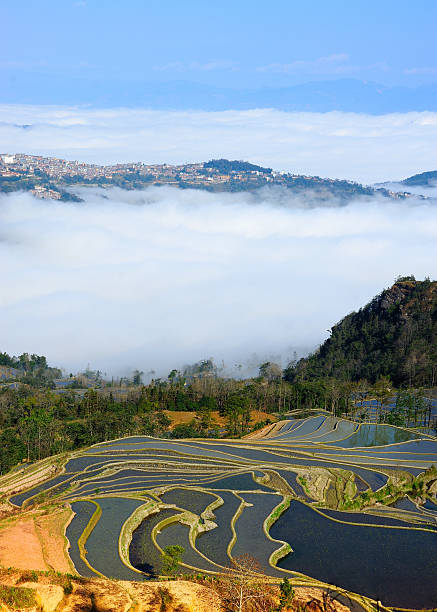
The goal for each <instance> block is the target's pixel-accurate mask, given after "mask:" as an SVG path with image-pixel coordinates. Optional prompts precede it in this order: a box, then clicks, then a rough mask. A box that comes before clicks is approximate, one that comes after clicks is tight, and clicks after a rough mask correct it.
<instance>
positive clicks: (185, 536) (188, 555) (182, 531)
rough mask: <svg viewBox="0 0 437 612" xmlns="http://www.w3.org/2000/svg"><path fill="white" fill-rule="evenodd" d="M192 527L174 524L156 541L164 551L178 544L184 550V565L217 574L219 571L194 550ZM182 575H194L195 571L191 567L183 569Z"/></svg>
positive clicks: (165, 528)
mask: <svg viewBox="0 0 437 612" xmlns="http://www.w3.org/2000/svg"><path fill="white" fill-rule="evenodd" d="M189 533H190V527H189V526H188V525H182V524H181V523H179V522H178V523H172V524H170V525H168V526H167V527H164V529H163V530H162V531H161V532H160V533H159V534H157V536H156V541H157V543H158V544H159V546H160V547H161V548H162V549H163V550H164V549H165V547H166V546H171V545H173V544H174V543H175V542H177V543H178V544H179V545H180V546H182V547H183V548H184V552H183V554H182V563H185V564H186V565H190V566H191V568H196V569H199V570H206V571H210V572H217V570H218V569H219V568H218V567H217V566H216V565H214V564H213V563H210V562H209V561H208V560H207V559H204V558H203V557H202V555H200V554H199V553H198V552H197V551H196V550H193V548H192V547H191V544H190V540H189ZM181 571H182V573H185V574H192V573H193V569H190V568H189V567H181Z"/></svg>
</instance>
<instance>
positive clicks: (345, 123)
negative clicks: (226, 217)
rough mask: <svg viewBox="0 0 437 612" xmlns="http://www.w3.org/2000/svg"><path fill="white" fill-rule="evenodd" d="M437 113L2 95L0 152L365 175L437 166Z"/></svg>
mask: <svg viewBox="0 0 437 612" xmlns="http://www.w3.org/2000/svg"><path fill="white" fill-rule="evenodd" d="M436 142H437V113H432V112H411V113H404V114H400V113H393V114H388V115H378V116H374V115H364V114H358V113H343V112H330V113H296V112H282V111H278V110H274V109H255V110H248V111H233V110H229V111H223V112H199V111H193V112H189V111H173V112H170V111H150V110H144V109H123V108H121V109H95V108H86V107H56V106H30V105H12V104H9V105H8V104H0V143H1V145H0V147H1V149H3V150H2V151H0V152H2V153H6V152H11V153H14V152H21V153H29V154H37V155H54V156H57V157H65V158H67V159H78V160H80V161H86V162H95V163H117V162H131V161H143V162H146V163H184V162H199V161H206V160H208V159H211V158H217V157H225V158H228V159H245V160H248V161H251V162H254V163H258V164H261V165H264V166H270V167H273V168H274V169H276V170H282V171H287V172H296V173H299V174H311V175H319V176H324V177H331V178H345V179H351V180H356V181H360V182H364V183H373V182H378V181H388V180H391V181H398V180H400V179H403V178H405V177H407V176H409V175H412V174H415V173H417V172H420V171H423V170H432V169H435V168H437V148H436V146H435V143H436Z"/></svg>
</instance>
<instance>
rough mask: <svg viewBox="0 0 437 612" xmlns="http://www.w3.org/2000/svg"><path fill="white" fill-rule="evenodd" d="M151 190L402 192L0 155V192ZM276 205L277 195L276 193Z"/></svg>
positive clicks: (260, 171) (244, 167)
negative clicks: (153, 187)
mask: <svg viewBox="0 0 437 612" xmlns="http://www.w3.org/2000/svg"><path fill="white" fill-rule="evenodd" d="M151 185H169V186H173V187H179V188H181V189H204V190H206V191H213V192H223V191H227V192H240V191H251V192H255V191H257V190H259V189H262V188H264V187H268V188H276V189H280V190H281V193H284V192H292V193H293V194H296V195H298V196H299V197H301V198H302V199H304V200H307V201H308V203H317V204H323V203H327V204H329V203H330V202H332V201H333V200H335V201H336V202H337V203H338V204H346V203H347V202H349V201H351V200H354V199H357V198H361V197H375V196H377V197H382V198H389V199H394V200H405V199H407V198H410V197H415V198H422V199H426V198H425V197H424V196H420V195H414V196H413V195H412V194H410V193H409V192H407V191H392V190H390V189H388V188H386V187H385V186H384V185H382V186H366V185H361V184H360V183H356V182H353V181H346V180H339V179H330V178H321V177H318V176H304V175H299V174H293V173H286V172H275V171H273V170H272V169H271V168H264V167H262V166H258V165H255V164H251V163H249V162H245V161H238V160H233V161H230V160H227V159H213V160H210V161H209V162H200V163H197V164H183V165H179V166H172V165H169V164H155V165H146V164H143V163H141V162H136V163H132V164H115V165H113V166H98V165H95V164H85V163H81V162H77V161H67V160H65V159H59V158H54V157H42V156H35V155H26V154H13V155H9V154H3V155H0V192H6V193H7V192H12V191H30V192H31V193H32V194H33V195H35V196H36V197H39V198H44V199H54V200H74V201H80V198H79V197H78V195H77V189H78V188H79V187H86V186H97V187H111V186H116V187H121V188H123V189H129V190H132V189H144V188H146V187H149V186H151ZM277 199H278V201H279V200H280V194H279V192H278V194H277Z"/></svg>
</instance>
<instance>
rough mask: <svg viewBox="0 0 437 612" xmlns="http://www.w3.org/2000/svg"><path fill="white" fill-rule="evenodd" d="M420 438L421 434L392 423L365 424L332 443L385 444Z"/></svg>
mask: <svg viewBox="0 0 437 612" xmlns="http://www.w3.org/2000/svg"><path fill="white" fill-rule="evenodd" d="M419 438H420V435H418V434H415V433H412V432H410V431H406V430H404V429H399V428H398V427H393V426H391V425H373V424H363V425H360V427H359V429H358V431H357V432H356V433H353V434H352V435H351V436H350V437H349V438H346V439H345V440H340V441H338V442H332V443H331V444H333V445H335V446H341V447H345V448H350V447H352V446H353V447H359V446H384V445H385V444H396V443H398V442H406V441H407V440H418V439H419Z"/></svg>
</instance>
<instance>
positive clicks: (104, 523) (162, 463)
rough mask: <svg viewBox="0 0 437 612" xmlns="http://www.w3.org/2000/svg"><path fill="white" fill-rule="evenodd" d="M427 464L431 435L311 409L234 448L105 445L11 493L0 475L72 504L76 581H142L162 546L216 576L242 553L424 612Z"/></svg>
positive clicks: (434, 527) (429, 526)
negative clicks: (307, 414)
mask: <svg viewBox="0 0 437 612" xmlns="http://www.w3.org/2000/svg"><path fill="white" fill-rule="evenodd" d="M435 465H437V439H436V438H433V437H432V436H429V435H425V434H418V433H417V432H415V431H411V430H407V429H401V428H398V427H392V426H388V425H369V424H357V423H354V422H351V421H347V420H344V419H339V418H336V417H332V416H329V415H326V414H318V415H315V416H311V417H308V418H306V419H301V420H298V419H296V420H287V421H281V422H279V423H276V424H274V425H269V426H268V427H266V428H264V429H263V430H260V431H258V432H256V433H255V434H251V436H248V437H247V438H245V439H239V440H229V439H226V440H225V439H218V440H211V439H208V440H201V439H195V440H167V439H165V440H164V439H155V438H150V437H147V436H144V437H142V436H135V437H129V438H124V439H120V440H114V441H109V442H104V443H101V444H97V445H95V446H92V447H90V448H87V449H84V450H82V451H79V452H75V453H71V454H70V455H68V457H67V458H66V460H65V462H64V464H63V467H62V469H61V470H57V471H56V473H52V477H51V478H49V479H47V480H45V481H43V482H38V484H37V485H36V486H34V487H33V488H30V489H27V490H20V488H19V487H14V486H13V485H14V479H16V482H17V483H19V478H20V474H19V473H17V475H14V474H13V473H12V474H9V475H8V476H7V478H8V486H10V490H11V491H13V490H16V491H20V492H19V493H18V494H16V495H13V496H12V497H11V498H10V501H11V503H13V504H15V505H17V506H22V505H26V506H30V505H31V504H36V503H40V502H41V501H46V500H47V499H50V500H51V501H55V502H56V501H60V502H67V503H70V504H71V507H72V509H73V511H74V513H75V515H74V518H73V520H72V521H71V523H70V524H69V526H68V528H67V531H66V535H67V538H68V540H69V542H70V549H69V554H70V557H71V560H72V561H73V563H74V566H75V568H76V570H77V571H78V573H79V574H81V575H84V576H92V575H103V576H107V577H114V578H118V579H122V580H147V579H149V578H150V577H152V576H156V575H159V574H160V571H161V554H162V550H163V549H164V548H165V547H166V546H167V545H168V544H180V545H181V546H183V547H184V553H183V555H182V565H181V571H182V572H185V573H193V572H195V571H202V572H205V573H216V572H221V571H224V569H225V568H226V567H229V565H230V564H231V562H232V559H233V558H234V557H236V556H238V555H241V554H245V553H248V554H250V555H252V556H254V557H255V558H256V559H257V560H258V562H259V563H260V565H261V567H262V569H263V572H264V573H265V574H267V575H269V576H271V577H272V578H275V579H278V578H280V577H282V576H286V575H291V576H292V577H293V576H294V577H296V579H298V580H299V581H300V583H302V584H307V585H313V586H323V584H325V583H329V584H333V583H334V584H336V585H337V587H340V588H344V589H347V590H348V591H350V592H356V593H359V594H360V595H364V596H368V597H371V598H379V599H380V600H381V601H382V602H383V603H384V604H385V605H387V606H396V607H399V608H427V607H432V606H433V605H434V603H435V602H434V598H435V596H436V594H435V593H433V588H434V586H433V585H434V580H433V579H432V576H434V578H435V576H436V575H437V505H436V499H435V495H436V492H437V491H436V489H437V486H436V484H435V483H436V482H437V470H436V469H435V468H433V467H432V466H435ZM30 469H35V470H38V465H37V464H36V467H35V466H33V467H32V468H30ZM412 585H413V588H412ZM353 597H355V598H356V600H357V601H362V599H361V600H360V598H359V596H355V595H353Z"/></svg>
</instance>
